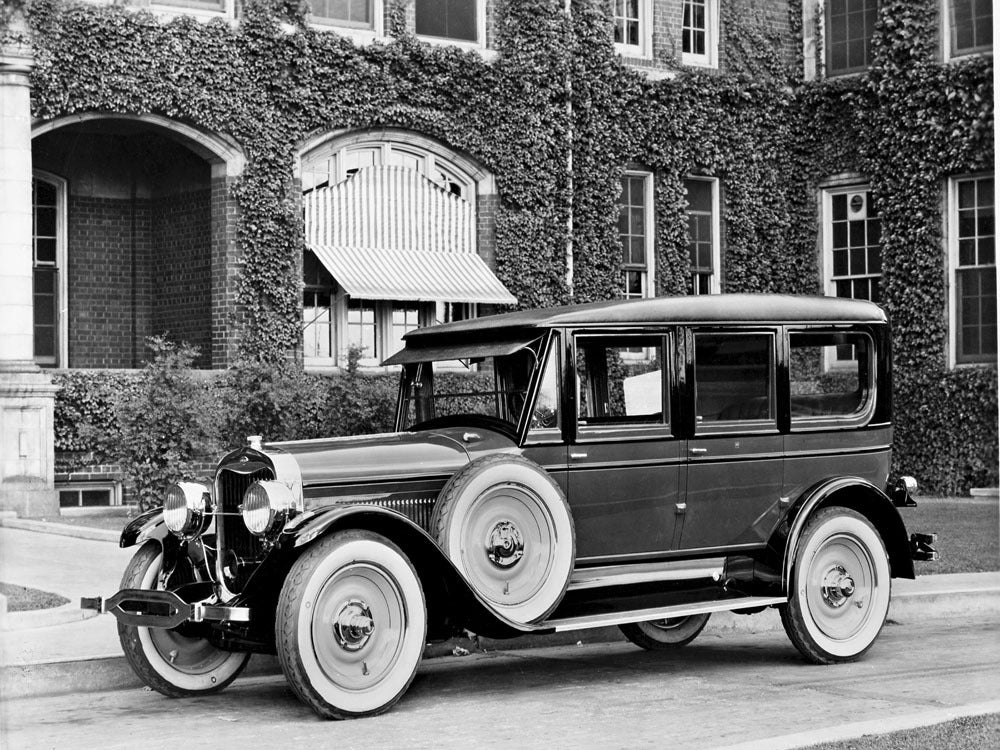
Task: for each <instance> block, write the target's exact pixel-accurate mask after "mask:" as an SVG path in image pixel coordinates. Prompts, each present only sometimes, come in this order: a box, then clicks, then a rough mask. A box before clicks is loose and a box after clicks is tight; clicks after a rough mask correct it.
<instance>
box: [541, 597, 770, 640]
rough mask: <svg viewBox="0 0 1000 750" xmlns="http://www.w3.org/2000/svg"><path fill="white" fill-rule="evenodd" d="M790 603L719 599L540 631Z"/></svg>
mask: <svg viewBox="0 0 1000 750" xmlns="http://www.w3.org/2000/svg"><path fill="white" fill-rule="evenodd" d="M786 601H788V598H787V597H784V596H746V597H741V598H738V599H716V600H714V601H710V602H696V603H692V604H673V605H670V606H668V607H655V608H653V609H636V610H632V611H630V612H610V613H606V614H600V615H590V616H584V617H567V618H564V619H561V620H547V621H545V622H542V623H539V624H538V625H537V626H536V627H537V629H539V630H554V631H555V632H557V633H562V632H565V631H568V630H584V629H586V628H600V627H605V626H607V625H622V624H624V623H627V622H647V621H649V620H665V619H667V618H670V617H687V616H688V615H700V614H704V613H706V612H727V611H733V610H738V609H753V608H755V607H770V606H773V605H775V604H784V603H785V602H786Z"/></svg>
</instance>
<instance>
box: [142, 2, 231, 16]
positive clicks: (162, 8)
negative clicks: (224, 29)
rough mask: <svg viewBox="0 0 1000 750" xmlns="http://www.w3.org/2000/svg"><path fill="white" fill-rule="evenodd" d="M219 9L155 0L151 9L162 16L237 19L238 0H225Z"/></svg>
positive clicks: (151, 4)
mask: <svg viewBox="0 0 1000 750" xmlns="http://www.w3.org/2000/svg"><path fill="white" fill-rule="evenodd" d="M220 5H221V6H222V7H221V8H219V9H218V10H216V9H214V8H198V7H187V6H185V5H183V4H182V3H179V2H178V3H164V2H157V1H156V0H153V2H151V3H150V5H149V7H150V9H151V10H152V11H153V12H154V13H156V15H158V16H160V17H162V18H168V19H169V18H177V17H179V16H194V17H195V18H200V19H204V20H208V19H210V18H229V19H233V20H235V19H236V0H223V2H222V3H220Z"/></svg>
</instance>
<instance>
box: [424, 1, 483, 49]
mask: <svg viewBox="0 0 1000 750" xmlns="http://www.w3.org/2000/svg"><path fill="white" fill-rule="evenodd" d="M476 6H477V3H476V1H475V0H415V2H414V11H415V13H416V22H417V34H420V35H422V36H438V37H443V38H445V39H460V40H462V41H468V42H475V41H477V40H478V38H479V34H478V29H477V26H478V23H477V21H478V19H477V17H476V15H477V11H476Z"/></svg>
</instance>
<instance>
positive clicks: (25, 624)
mask: <svg viewBox="0 0 1000 750" xmlns="http://www.w3.org/2000/svg"><path fill="white" fill-rule="evenodd" d="M96 616H97V612H95V611H93V610H87V609H80V605H79V604H77V603H74V602H70V603H69V604H63V605H62V606H61V607H52V608H50V609H30V610H27V611H24V612H4V611H3V610H0V632H7V633H10V632H14V631H18V630H33V629H34V628H48V627H52V626H53V625H65V624H66V623H70V622H77V621H79V620H86V619H88V618H90V617H96Z"/></svg>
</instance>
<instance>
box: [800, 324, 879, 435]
mask: <svg viewBox="0 0 1000 750" xmlns="http://www.w3.org/2000/svg"><path fill="white" fill-rule="evenodd" d="M789 344H790V348H791V351H790V354H791V357H790V366H789V380H790V384H789V385H790V391H791V400H790V403H791V414H792V420H793V421H794V420H802V421H811V420H815V419H817V418H823V417H844V416H850V415H852V414H857V413H858V412H860V411H861V409H862V407H863V406H864V404H865V403H866V402H867V399H868V391H869V389H870V387H871V386H870V383H871V372H870V368H871V363H872V361H873V360H872V352H871V348H872V342H871V339H870V338H869V337H868V336H865V335H864V334H860V333H844V332H832V331H831V332H813V331H809V332H802V333H794V332H793V333H791V334H790V335H789ZM834 362H843V363H844V364H843V365H842V366H838V367H837V368H836V369H834V370H831V369H830V368H829V366H830V365H831V364H833V363H834Z"/></svg>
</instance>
